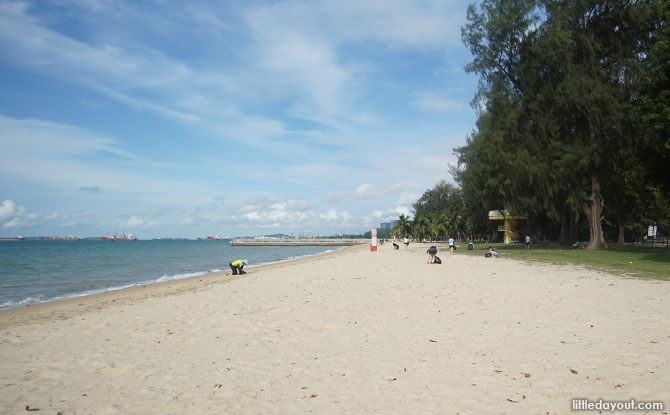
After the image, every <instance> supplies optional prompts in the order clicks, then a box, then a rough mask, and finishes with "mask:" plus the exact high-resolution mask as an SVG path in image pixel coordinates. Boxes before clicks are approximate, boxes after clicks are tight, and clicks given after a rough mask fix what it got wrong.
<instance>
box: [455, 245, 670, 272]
mask: <svg viewBox="0 0 670 415" xmlns="http://www.w3.org/2000/svg"><path fill="white" fill-rule="evenodd" d="M492 246H495V247H496V248H498V251H499V252H500V255H501V256H502V257H506V258H514V259H521V260H529V261H543V262H552V263H556V264H578V265H584V266H587V267H593V268H596V269H599V270H603V271H608V272H612V273H615V274H619V275H627V276H633V277H640V278H652V279H658V280H666V281H669V280H670V249H667V248H652V247H639V246H612V247H611V248H609V249H601V250H590V249H574V248H572V247H566V246H563V245H557V244H553V245H533V246H532V249H531V250H526V249H525V245H524V244H511V245H504V244H493V245H492ZM466 247H467V244H463V243H461V244H459V245H458V248H459V249H458V251H457V252H458V253H465V254H468V255H484V252H485V251H486V249H487V248H488V245H483V244H478V245H477V244H476V245H475V249H474V250H473V251H468V250H467V249H466Z"/></svg>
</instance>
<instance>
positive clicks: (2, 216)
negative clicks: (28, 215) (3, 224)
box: [0, 199, 26, 221]
mask: <svg viewBox="0 0 670 415" xmlns="http://www.w3.org/2000/svg"><path fill="white" fill-rule="evenodd" d="M25 212H26V209H25V208H24V207H23V206H20V205H17V204H16V203H15V202H14V201H13V200H9V199H7V200H3V201H2V203H0V221H4V220H8V219H10V218H14V217H16V216H22V215H24V214H25Z"/></svg>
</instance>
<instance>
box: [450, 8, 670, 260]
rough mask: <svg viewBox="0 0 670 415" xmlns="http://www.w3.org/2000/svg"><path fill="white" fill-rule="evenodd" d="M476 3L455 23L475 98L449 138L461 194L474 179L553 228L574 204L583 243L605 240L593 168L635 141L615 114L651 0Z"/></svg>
mask: <svg viewBox="0 0 670 415" xmlns="http://www.w3.org/2000/svg"><path fill="white" fill-rule="evenodd" d="M480 10H481V13H477V12H476V10H475V7H474V6H470V8H469V9H468V21H469V23H468V24H467V25H466V26H465V27H464V28H463V31H462V33H463V40H464V42H465V44H466V45H468V46H469V47H470V50H471V51H472V53H473V56H474V59H473V61H472V63H470V64H469V65H468V66H467V67H466V70H468V71H471V72H477V73H478V74H479V75H480V86H479V89H478V91H477V94H476V96H475V103H476V104H477V105H478V108H479V109H482V108H485V111H482V113H481V114H480V120H478V132H477V135H475V136H474V138H473V140H471V141H469V142H468V145H467V146H466V147H465V148H461V149H459V150H460V158H459V160H460V161H462V162H463V163H465V170H464V173H463V174H462V175H461V177H460V179H461V180H463V182H462V183H463V184H462V185H463V189H464V191H465V193H466V195H468V194H469V192H471V191H472V187H473V186H472V185H468V184H467V182H468V181H474V182H475V184H476V185H477V186H480V187H481V188H482V189H484V190H482V191H481V192H480V194H481V195H483V196H485V197H486V198H488V199H495V198H498V199H499V200H501V201H502V202H504V204H505V207H506V208H512V209H516V210H519V209H528V210H529V211H532V212H534V213H536V214H544V215H547V217H549V218H553V219H554V220H558V218H560V220H561V221H562V222H563V224H564V225H566V226H563V227H562V229H569V226H567V225H570V226H572V228H573V229H574V228H575V226H573V225H574V224H575V223H576V220H577V218H578V213H579V210H580V209H581V210H582V211H583V212H584V214H585V216H586V217H587V219H588V221H589V229H590V238H589V247H590V248H601V247H606V246H607V244H606V242H605V239H604V236H603V229H602V220H603V212H604V207H605V200H604V198H603V194H604V193H607V189H603V184H604V183H603V174H605V172H608V173H609V172H611V171H613V170H612V167H613V166H615V164H616V163H615V162H616V158H617V157H618V155H619V152H620V150H621V149H623V148H627V147H629V146H631V145H635V144H636V143H635V140H634V138H635V137H636V135H630V134H627V133H629V131H628V130H627V128H626V126H627V124H626V118H627V117H628V116H629V114H630V113H631V110H632V108H633V103H634V100H633V97H634V94H633V91H634V90H635V88H634V86H635V84H636V82H637V81H638V79H639V72H640V68H641V67H643V66H641V63H642V62H644V61H645V60H646V57H647V56H648V51H649V45H650V39H651V38H652V37H653V36H652V35H650V34H653V33H654V31H655V28H656V26H658V21H657V20H655V19H654V18H653V16H654V14H653V7H652V3H650V2H645V1H639V2H630V1H627V0H608V1H586V0H577V1H574V0H571V1H568V0H545V1H543V2H541V3H537V2H535V1H532V0H525V1H522V0H484V1H483V2H482V3H481V6H480ZM539 16H543V17H544V20H542V19H540V18H539ZM651 101H653V99H651ZM654 102H656V101H654ZM666 102H667V101H666ZM480 121H481V122H480ZM666 137H667V136H666ZM652 141H653V140H652ZM653 142H658V140H656V141H653ZM472 169H479V171H474V172H473V171H472ZM482 171H483V172H484V173H482ZM492 177H493V178H492ZM466 189H467V190H466ZM473 193H474V192H473ZM487 193H488V194H489V195H488V196H486V194H487ZM466 200H467V196H466Z"/></svg>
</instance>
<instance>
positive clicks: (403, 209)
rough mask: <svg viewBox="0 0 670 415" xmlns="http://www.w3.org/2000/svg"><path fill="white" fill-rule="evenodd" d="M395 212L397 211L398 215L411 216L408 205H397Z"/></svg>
mask: <svg viewBox="0 0 670 415" xmlns="http://www.w3.org/2000/svg"><path fill="white" fill-rule="evenodd" d="M395 213H397V214H398V216H400V215H405V216H411V211H410V209H409V207H407V206H396V208H395Z"/></svg>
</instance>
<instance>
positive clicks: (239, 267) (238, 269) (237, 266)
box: [228, 259, 249, 275]
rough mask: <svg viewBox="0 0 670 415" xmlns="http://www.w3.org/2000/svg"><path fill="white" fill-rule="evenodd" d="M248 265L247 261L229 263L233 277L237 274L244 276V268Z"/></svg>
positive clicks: (239, 260) (240, 260)
mask: <svg viewBox="0 0 670 415" xmlns="http://www.w3.org/2000/svg"><path fill="white" fill-rule="evenodd" d="M247 264H249V260H247V259H238V260H236V261H233V262H231V263H230V264H228V265H230V269H232V270H233V275H237V274H238V273H239V274H240V275H242V274H246V272H245V271H244V266H245V265H247Z"/></svg>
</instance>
